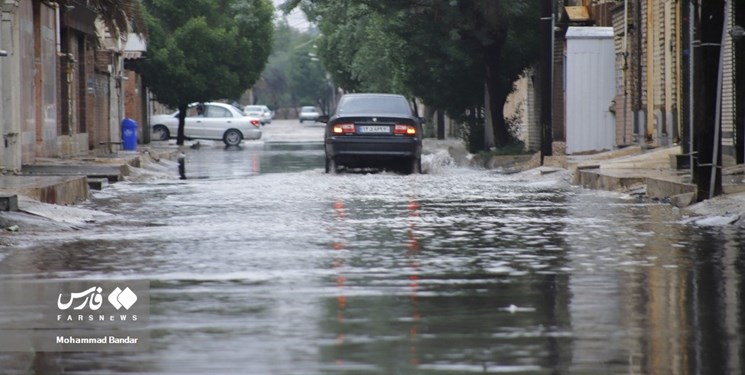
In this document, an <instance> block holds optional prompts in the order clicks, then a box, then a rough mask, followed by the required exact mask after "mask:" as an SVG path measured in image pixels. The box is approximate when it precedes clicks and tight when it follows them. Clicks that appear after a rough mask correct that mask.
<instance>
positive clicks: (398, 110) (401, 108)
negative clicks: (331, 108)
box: [338, 95, 411, 116]
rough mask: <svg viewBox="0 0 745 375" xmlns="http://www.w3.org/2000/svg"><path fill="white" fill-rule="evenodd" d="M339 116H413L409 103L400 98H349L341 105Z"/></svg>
mask: <svg viewBox="0 0 745 375" xmlns="http://www.w3.org/2000/svg"><path fill="white" fill-rule="evenodd" d="M338 113H339V114H351V113H391V114H397V115H405V116H410V115H411V108H410V107H409V103H408V102H407V101H406V99H404V98H403V97H400V96H366V95H364V96H348V97H345V98H344V99H343V100H342V101H341V102H340V103H339V109H338Z"/></svg>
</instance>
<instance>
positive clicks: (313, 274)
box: [0, 143, 745, 374]
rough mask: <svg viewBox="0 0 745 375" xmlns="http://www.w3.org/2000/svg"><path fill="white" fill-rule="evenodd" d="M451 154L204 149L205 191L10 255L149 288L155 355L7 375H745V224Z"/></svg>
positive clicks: (20, 359)
mask: <svg viewBox="0 0 745 375" xmlns="http://www.w3.org/2000/svg"><path fill="white" fill-rule="evenodd" d="M445 160H446V159H444V158H438V157H431V156H430V157H426V158H425V160H424V164H425V168H427V169H428V170H429V172H428V173H427V174H423V175H412V176H404V175H397V174H392V173H373V174H370V173H368V174H365V173H346V174H339V175H327V174H325V173H324V172H323V151H322V149H321V146H320V145H319V144H270V143H266V144H261V143H258V144H252V145H246V146H244V147H241V148H229V149H224V148H222V147H216V146H205V147H202V148H199V149H193V150H189V151H188V152H187V164H186V176H187V179H186V180H178V179H175V178H174V179H153V180H143V181H140V182H123V183H117V184H114V185H112V186H109V187H107V188H106V189H105V190H103V191H101V192H97V193H95V194H94V196H93V198H92V199H91V201H90V202H88V203H86V205H85V206H86V207H87V208H92V209H96V210H101V211H105V212H108V213H111V214H113V215H112V216H110V217H107V218H104V219H102V220H100V221H99V222H98V223H96V224H95V225H92V226H91V227H88V228H84V229H82V230H79V231H74V232H69V233H68V232H65V233H61V234H60V233H55V234H53V235H51V234H50V235H49V236H47V237H45V236H43V235H40V236H39V237H38V238H37V239H36V240H35V241H34V242H33V243H32V244H28V245H26V246H24V247H21V248H17V249H6V250H0V251H2V252H4V254H3V255H4V257H3V258H2V261H1V262H0V277H2V278H7V277H11V276H14V277H24V278H59V279H102V278H118V279H138V280H139V279H144V280H148V281H149V282H150V304H151V307H150V323H149V326H148V329H149V331H150V337H151V344H150V349H149V350H148V351H144V352H136V353H39V354H36V355H35V356H34V355H30V354H28V353H21V354H18V353H15V354H6V355H5V356H2V357H0V359H5V363H6V365H5V366H6V367H5V368H4V369H2V370H0V373H9V374H16V373H18V374H24V373H39V374H47V373H64V374H125V373H126V374H129V373H135V374H468V373H516V374H522V373H525V374H559V373H562V374H570V373H571V374H735V373H742V371H743V368H745V364H743V361H745V346H743V342H742V338H743V335H742V333H743V328H742V327H743V324H745V313H744V312H743V303H744V302H745V301H744V299H745V293H743V285H742V283H743V281H744V280H745V277H744V273H745V253H743V251H742V249H743V248H745V236H744V235H743V232H742V230H738V229H735V228H731V227H697V226H692V225H689V224H683V223H681V218H680V217H679V216H678V214H677V213H675V212H673V210H672V209H671V208H670V207H669V206H668V205H665V204H656V203H650V202H641V201H639V200H637V199H635V198H632V197H628V196H623V195H617V194H611V193H601V192H597V191H588V190H583V189H580V188H578V187H574V186H570V185H568V184H567V183H566V182H565V181H564V179H565V177H563V176H561V175H546V176H539V175H536V174H511V175H503V174H499V173H496V172H494V171H485V170H473V169H467V168H462V167H456V166H452V165H448V163H443V161H445ZM0 363H2V362H0ZM13 366H15V367H13Z"/></svg>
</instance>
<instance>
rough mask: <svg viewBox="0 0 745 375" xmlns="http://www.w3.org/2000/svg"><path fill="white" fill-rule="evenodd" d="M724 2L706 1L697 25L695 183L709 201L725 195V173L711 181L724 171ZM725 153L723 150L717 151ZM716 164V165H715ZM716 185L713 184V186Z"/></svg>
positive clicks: (698, 194)
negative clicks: (720, 89)
mask: <svg viewBox="0 0 745 375" xmlns="http://www.w3.org/2000/svg"><path fill="white" fill-rule="evenodd" d="M724 4H725V2H724V0H708V1H702V2H700V3H698V5H696V4H695V3H694V5H693V6H694V7H696V6H697V7H698V8H699V9H698V10H699V12H696V11H694V14H696V13H698V14H700V16H699V17H696V18H695V19H694V20H693V22H694V33H695V35H694V39H693V50H694V52H693V53H694V55H693V56H694V66H696V69H695V70H694V73H693V86H694V95H695V100H694V102H695V103H696V106H695V108H694V109H693V134H692V136H693V147H694V150H693V151H694V152H695V157H694V166H693V168H692V169H693V181H694V183H695V184H696V187H697V199H698V200H699V201H701V200H704V199H708V198H709V196H710V195H712V193H713V195H719V194H721V192H722V177H721V173H716V174H715V175H716V178H715V179H713V181H712V179H711V176H712V168H720V165H719V164H720V161H721V160H722V158H721V154H720V155H716V156H715V155H713V154H714V150H715V147H714V142H718V145H721V139H715V128H716V120H717V95H718V93H717V86H718V77H719V54H720V49H721V48H722V46H721V41H722V27H723V23H724ZM716 149H718V150H719V151H718V152H719V153H721V147H716ZM714 163H716V165H714ZM712 182H713V183H712Z"/></svg>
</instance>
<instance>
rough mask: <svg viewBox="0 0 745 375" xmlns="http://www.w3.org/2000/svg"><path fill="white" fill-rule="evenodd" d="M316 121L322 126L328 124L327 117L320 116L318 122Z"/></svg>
mask: <svg viewBox="0 0 745 375" xmlns="http://www.w3.org/2000/svg"><path fill="white" fill-rule="evenodd" d="M317 121H318V122H322V123H324V124H325V123H328V122H329V115H320V116H318V120H317Z"/></svg>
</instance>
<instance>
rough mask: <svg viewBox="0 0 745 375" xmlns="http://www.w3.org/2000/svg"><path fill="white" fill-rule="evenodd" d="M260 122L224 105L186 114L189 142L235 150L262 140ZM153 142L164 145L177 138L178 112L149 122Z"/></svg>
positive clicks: (197, 107)
mask: <svg viewBox="0 0 745 375" xmlns="http://www.w3.org/2000/svg"><path fill="white" fill-rule="evenodd" d="M260 127H261V119H260V118H258V117H256V116H246V115H244V114H243V113H242V112H241V111H240V110H239V109H238V108H235V107H233V106H232V105H229V104H224V103H192V104H190V105H189V107H188V109H187V110H186V119H185V123H184V136H185V137H186V139H214V140H222V141H223V142H225V144H226V145H228V146H236V145H238V144H240V143H241V141H242V140H244V139H259V138H261V129H260ZM150 129H151V130H152V134H153V139H155V140H161V141H165V140H167V139H169V138H176V135H177V134H178V133H177V132H178V111H176V112H174V113H171V114H168V115H155V116H152V117H151V118H150Z"/></svg>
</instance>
